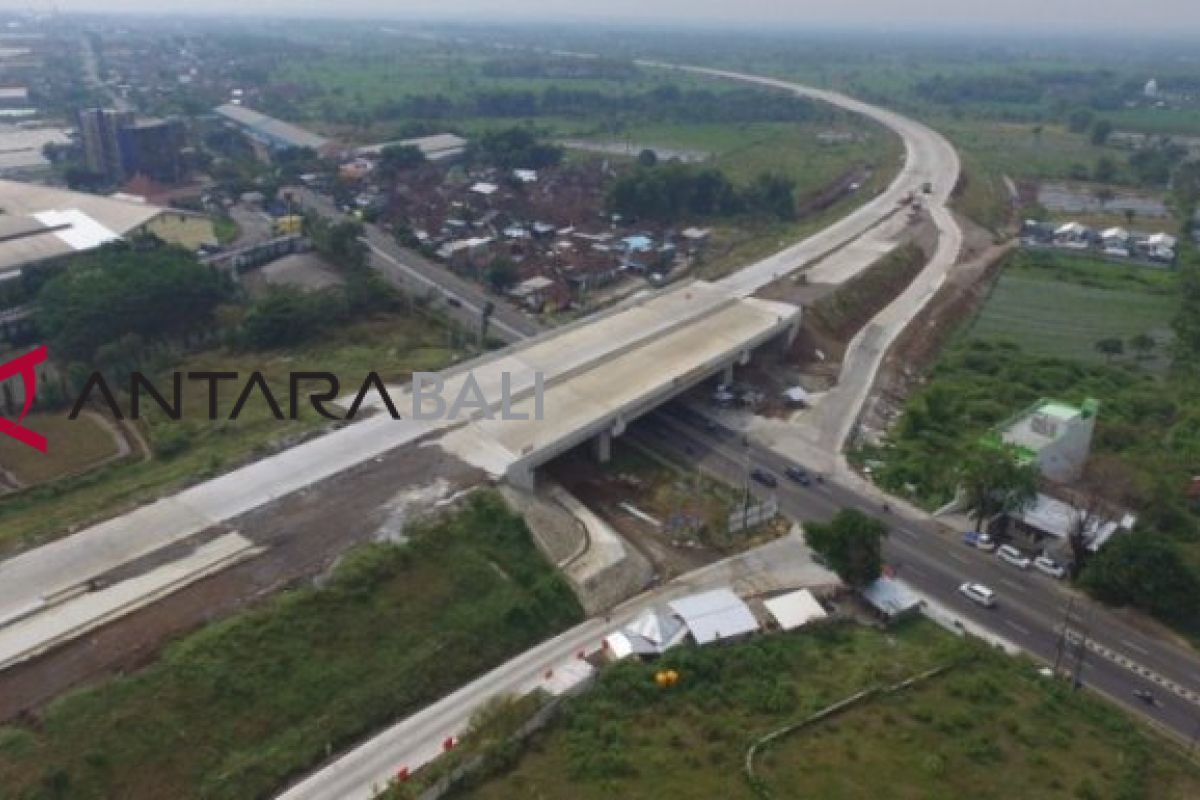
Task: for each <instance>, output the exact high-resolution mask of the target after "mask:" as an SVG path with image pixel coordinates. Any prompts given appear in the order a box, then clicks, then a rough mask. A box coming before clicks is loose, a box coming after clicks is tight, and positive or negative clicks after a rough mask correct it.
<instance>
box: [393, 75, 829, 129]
mask: <svg viewBox="0 0 1200 800" xmlns="http://www.w3.org/2000/svg"><path fill="white" fill-rule="evenodd" d="M597 114H600V115H605V114H607V115H618V114H619V115H622V116H626V117H629V116H633V117H638V118H642V119H652V120H656V121H663V122H684V123H689V122H690V123H697V122H715V123H722V122H723V123H740V122H802V121H806V120H812V119H821V118H824V117H825V116H826V115H828V114H829V112H828V111H827V110H825V109H821V108H819V107H818V106H817V104H816V103H814V102H812V101H811V100H807V99H805V98H802V97H796V96H794V95H790V94H786V93H783V92H772V91H767V90H764V89H740V88H739V89H727V90H723V91H712V90H708V89H683V88H680V87H679V86H676V85H674V84H664V85H662V86H658V87H655V88H654V89H650V90H648V91H642V92H611V91H604V90H601V89H580V88H564V87H561V86H549V87H547V88H545V89H543V90H542V91H540V92H536V91H530V90H513V89H492V90H483V91H477V92H472V93H468V94H465V95H463V96H461V97H449V96H447V95H444V94H432V95H410V96H408V97H404V98H401V99H398V100H391V101H387V102H384V103H381V104H379V105H377V106H375V107H374V108H373V109H372V110H371V112H370V115H371V116H373V117H374V119H375V120H376V121H387V120H393V119H427V120H432V119H452V118H461V117H501V118H509V119H526V118H529V117H537V116H554V117H589V118H594V117H595V116H596V115H597Z"/></svg>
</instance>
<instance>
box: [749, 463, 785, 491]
mask: <svg viewBox="0 0 1200 800" xmlns="http://www.w3.org/2000/svg"><path fill="white" fill-rule="evenodd" d="M750 477H751V478H753V479H754V480H756V481H757V482H759V483H761V484H762V485H763V486H767V487H769V488H771V489H774V488H775V487H776V486H778V485H779V481H777V480H776V479H775V476H774V475H772V474H771V473H769V472H767V471H766V470H765V469H763V468H762V467H755V468H754V469H752V470H750Z"/></svg>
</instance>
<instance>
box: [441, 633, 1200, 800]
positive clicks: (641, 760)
mask: <svg viewBox="0 0 1200 800" xmlns="http://www.w3.org/2000/svg"><path fill="white" fill-rule="evenodd" d="M943 664H953V665H955V666H954V667H953V668H952V669H950V671H948V672H946V673H943V674H942V675H940V676H937V677H934V678H932V679H931V680H930V681H929V682H927V683H925V684H922V685H920V686H918V687H917V688H915V689H912V690H908V691H901V692H898V693H896V694H894V695H891V696H886V697H877V698H874V699H869V700H868V701H866V702H865V703H863V704H861V705H858V706H856V707H853V708H852V709H850V710H848V711H846V712H844V713H842V714H840V715H837V716H834V717H832V718H830V719H827V720H825V721H823V722H818V723H816V724H815V725H813V726H811V727H809V728H805V729H802V730H799V731H796V732H794V733H792V734H790V735H787V736H785V737H784V738H782V739H780V740H778V742H777V743H776V744H775V745H774V746H773V747H770V748H768V749H767V750H766V751H765V752H764V753H762V754H761V755H760V756H759V757H758V759H757V760H756V762H755V763H756V768H757V774H758V776H759V778H760V779H761V788H762V790H763V791H762V792H761V793H760V792H756V791H755V789H754V788H753V787H751V786H750V784H749V782H748V781H747V778H746V776H745V773H744V770H743V764H744V759H745V755H746V751H747V748H748V747H749V745H750V744H751V742H753V741H755V740H756V739H758V738H759V737H761V736H763V735H764V734H766V733H768V732H771V731H773V730H777V729H779V728H781V727H783V726H785V725H787V724H788V723H791V722H793V721H798V720H802V719H805V718H806V717H808V716H809V715H811V714H813V713H814V712H816V711H818V710H820V709H822V708H824V707H826V706H828V705H830V704H832V703H835V702H837V701H839V700H841V699H843V698H846V697H848V696H850V695H852V694H854V693H857V692H859V691H861V690H863V689H866V688H869V687H872V686H879V685H886V684H892V683H894V682H897V681H900V680H902V679H904V678H907V677H910V676H913V675H916V674H919V673H920V672H922V671H924V670H927V669H929V668H931V667H935V666H939V665H943ZM665 668H671V669H675V670H676V671H677V672H678V673H679V676H680V681H679V684H678V685H677V686H675V687H673V688H671V689H667V690H660V689H657V688H656V687H655V684H654V673H655V672H656V670H660V669H665ZM1198 793H1200V770H1197V769H1196V768H1195V767H1193V766H1189V765H1188V764H1186V762H1184V760H1183V759H1182V758H1181V757H1180V756H1179V755H1177V754H1176V752H1175V751H1174V750H1173V749H1172V748H1171V747H1170V746H1168V745H1167V744H1166V743H1164V742H1159V741H1155V740H1153V739H1151V738H1150V737H1149V736H1148V735H1147V734H1145V733H1143V732H1141V731H1140V730H1139V729H1137V728H1136V726H1135V725H1134V723H1133V722H1132V721H1131V720H1129V719H1128V718H1127V717H1125V716H1124V715H1123V714H1122V713H1121V712H1120V711H1118V710H1117V709H1115V708H1113V707H1111V706H1108V705H1107V704H1105V703H1103V702H1101V701H1099V700H1097V699H1095V698H1093V697H1091V696H1089V695H1087V694H1073V693H1071V692H1070V691H1069V690H1068V689H1067V687H1066V686H1064V685H1063V684H1060V683H1058V682H1053V681H1050V680H1048V679H1046V678H1043V677H1041V676H1040V675H1038V674H1037V672H1036V670H1035V668H1034V665H1033V664H1032V663H1030V662H1028V661H1025V660H1023V659H1011V658H1008V657H1005V656H1003V655H1000V654H998V653H996V652H994V651H990V650H988V649H986V648H984V647H982V646H979V645H972V644H970V643H968V642H964V641H963V640H960V639H956V638H954V637H952V636H950V635H949V634H946V633H944V632H942V631H941V630H939V629H936V628H934V627H933V626H932V625H931V624H930V623H926V622H913V623H910V624H907V625H904V626H901V627H900V628H898V629H894V630H892V631H889V632H887V633H880V632H878V631H874V630H870V629H866V628H862V627H856V626H852V625H849V624H839V625H834V626H831V627H829V628H826V629H821V630H813V631H805V632H797V633H793V634H778V635H773V636H769V637H764V638H759V639H756V640H754V641H751V642H748V643H744V644H739V645H733V646H727V647H710V648H703V649H697V648H682V649H678V650H674V651H671V652H669V653H668V654H667V655H666V656H665V657H663V658H662V659H661V660H660V661H659V662H656V663H654V664H639V663H622V664H620V665H618V666H616V667H614V668H612V669H610V670H609V671H608V672H607V673H605V674H604V675H603V676H602V677H601V680H600V682H599V684H598V685H597V686H596V687H595V688H593V689H592V690H591V691H589V692H588V693H586V694H584V695H583V696H581V697H580V698H578V699H576V700H574V701H572V702H571V703H570V704H569V705H568V706H567V708H566V709H565V711H564V712H563V713H562V715H561V717H560V718H559V719H558V720H557V721H556V722H555V723H553V724H552V725H551V727H550V728H549V729H547V731H545V732H543V733H541V734H538V735H537V736H535V738H534V739H533V740H532V741H531V742H530V744H529V745H528V746H527V747H526V748H525V749H524V751H523V752H522V753H521V754H520V755H519V756H518V757H517V758H516V759H515V764H514V765H513V766H512V767H511V768H510V769H507V770H505V769H503V768H502V769H501V771H500V774H498V775H496V776H495V777H492V778H491V779H490V780H487V781H485V782H483V783H482V785H480V786H477V787H475V788H473V789H467V790H465V791H463V792H460V793H458V794H455V795H454V796H455V797H469V798H475V799H476V800H501V799H504V800H507V799H508V798H514V797H522V798H540V799H541V800H556V798H563V799H564V800H566V799H567V798H569V799H570V800H591V799H592V798H595V799H596V800H601V798H605V799H607V798H613V797H620V798H629V799H630V800H634V799H635V798H636V799H643V798H644V799H645V800H675V799H676V798H678V800H685V799H686V800H691V798H717V797H719V798H726V799H728V800H738V799H739V798H745V800H753V799H754V798H763V797H766V798H778V799H779V800H783V799H784V798H822V800H826V798H828V800H840V799H841V798H868V797H889V798H912V799H913V800H916V799H917V798H921V799H922V800H925V799H926V798H937V799H939V800H940V799H941V798H945V799H946V800H950V799H951V798H961V797H975V798H995V799H996V800H1008V798H1076V799H1078V798H1098V799H1103V800H1108V798H1113V799H1114V800H1115V799H1116V798H1121V800H1134V798H1145V799H1146V800H1151V799H1153V800H1184V798H1192V797H1195V796H1197V794H1198Z"/></svg>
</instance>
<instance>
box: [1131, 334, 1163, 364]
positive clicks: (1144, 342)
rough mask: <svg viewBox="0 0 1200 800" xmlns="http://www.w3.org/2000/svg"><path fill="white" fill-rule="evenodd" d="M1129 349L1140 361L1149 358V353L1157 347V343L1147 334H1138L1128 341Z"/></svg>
mask: <svg viewBox="0 0 1200 800" xmlns="http://www.w3.org/2000/svg"><path fill="white" fill-rule="evenodd" d="M1129 347H1130V348H1131V349H1132V350H1133V351H1134V352H1135V353H1137V358H1138V360H1139V361H1140V360H1142V359H1146V358H1149V357H1150V353H1151V352H1153V350H1154V348H1155V347H1158V341H1157V340H1156V339H1155V338H1154V337H1153V336H1151V335H1150V334H1148V333H1139V334H1138V335H1137V336H1134V337H1133V338H1132V339H1130V340H1129Z"/></svg>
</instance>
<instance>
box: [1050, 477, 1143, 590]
mask: <svg viewBox="0 0 1200 800" xmlns="http://www.w3.org/2000/svg"><path fill="white" fill-rule="evenodd" d="M1133 482H1134V475H1133V473H1132V471H1131V470H1130V469H1129V467H1128V465H1126V464H1125V462H1124V461H1122V460H1121V459H1120V458H1119V457H1117V456H1114V455H1111V454H1102V455H1095V456H1093V457H1092V458H1091V459H1090V460H1089V461H1088V464H1087V468H1086V470H1085V471H1084V473H1083V476H1082V477H1081V478H1080V479H1079V480H1078V481H1077V482H1076V484H1075V488H1074V489H1071V490H1069V491H1068V492H1067V496H1066V497H1065V499H1066V500H1067V501H1068V502H1069V504H1070V506H1071V515H1070V527H1069V529H1068V531H1067V545H1068V546H1069V547H1070V548H1071V564H1070V571H1071V577H1072V578H1073V579H1074V578H1077V577H1078V576H1079V574H1080V572H1081V571H1082V570H1083V568H1084V566H1085V565H1086V564H1087V562H1088V561H1089V560H1090V558H1091V555H1092V545H1093V544H1094V539H1095V536H1096V531H1098V530H1099V529H1101V528H1103V527H1104V526H1105V525H1106V524H1108V523H1109V522H1113V521H1115V519H1116V517H1117V515H1118V514H1119V513H1120V512H1119V510H1118V509H1119V506H1118V504H1120V503H1123V502H1124V501H1125V499H1126V496H1127V495H1128V494H1129V492H1130V487H1131V486H1132V485H1133Z"/></svg>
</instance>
